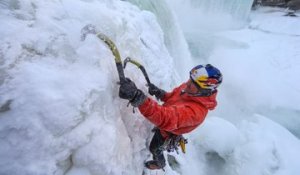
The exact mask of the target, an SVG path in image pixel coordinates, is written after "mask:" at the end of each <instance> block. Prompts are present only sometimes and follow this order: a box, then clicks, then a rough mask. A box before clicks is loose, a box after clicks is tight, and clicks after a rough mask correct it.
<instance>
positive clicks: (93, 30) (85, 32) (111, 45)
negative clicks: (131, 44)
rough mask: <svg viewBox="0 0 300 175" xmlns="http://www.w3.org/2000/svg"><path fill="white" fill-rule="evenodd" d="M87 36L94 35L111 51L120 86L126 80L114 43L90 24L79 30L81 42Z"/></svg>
mask: <svg viewBox="0 0 300 175" xmlns="http://www.w3.org/2000/svg"><path fill="white" fill-rule="evenodd" d="M88 34H94V35H96V36H97V37H98V38H99V39H100V40H102V41H103V42H104V43H105V44H106V45H107V46H108V47H109V49H110V50H111V52H112V54H113V55H114V57H115V62H116V66H117V70H118V75H119V79H120V84H122V83H123V82H125V81H126V79H125V74H124V70H123V65H122V60H121V56H120V53H119V51H118V48H117V47H116V45H115V44H114V42H113V41H112V40H111V39H110V38H109V37H107V36H106V35H105V34H103V33H101V32H98V31H97V30H96V27H95V26H94V25H92V24H88V25H86V26H85V27H83V28H82V29H81V40H82V41H84V40H85V38H86V36H87V35H88Z"/></svg>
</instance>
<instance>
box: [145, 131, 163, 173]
mask: <svg viewBox="0 0 300 175" xmlns="http://www.w3.org/2000/svg"><path fill="white" fill-rule="evenodd" d="M164 142H165V140H164V138H163V137H162V135H161V133H160V130H159V129H155V133H154V136H153V138H152V140H151V143H150V147H149V149H150V152H151V153H152V155H153V160H150V161H147V162H146V163H145V166H146V167H147V168H149V169H162V168H163V167H165V165H166V160H165V157H164V154H163V150H162V148H161V146H162V145H163V144H164Z"/></svg>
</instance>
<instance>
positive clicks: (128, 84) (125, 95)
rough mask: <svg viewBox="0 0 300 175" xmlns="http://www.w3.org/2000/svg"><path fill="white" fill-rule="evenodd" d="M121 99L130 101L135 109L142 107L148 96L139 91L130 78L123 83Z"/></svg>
mask: <svg viewBox="0 0 300 175" xmlns="http://www.w3.org/2000/svg"><path fill="white" fill-rule="evenodd" d="M119 97H120V98H122V99H126V100H129V102H130V103H131V105H132V106H134V107H138V106H139V105H141V104H142V103H143V102H144V101H145V100H146V98H147V97H146V95H145V94H144V93H143V92H142V91H141V90H139V89H138V88H137V87H136V85H135V84H134V82H132V81H131V80H130V79H129V78H126V79H125V81H124V82H122V83H121V86H120V89H119Z"/></svg>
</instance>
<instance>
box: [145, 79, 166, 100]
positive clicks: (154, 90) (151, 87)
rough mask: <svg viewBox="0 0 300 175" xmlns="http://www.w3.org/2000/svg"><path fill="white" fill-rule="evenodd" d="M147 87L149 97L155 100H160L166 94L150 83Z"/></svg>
mask: <svg viewBox="0 0 300 175" xmlns="http://www.w3.org/2000/svg"><path fill="white" fill-rule="evenodd" d="M148 85H149V89H148V92H149V94H150V95H152V96H153V95H154V96H155V97H156V98H157V99H159V100H160V99H162V98H163V97H164V95H165V93H166V91H164V90H162V89H159V88H158V87H156V86H155V85H154V84H152V83H150V84H148Z"/></svg>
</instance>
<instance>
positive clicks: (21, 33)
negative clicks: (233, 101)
mask: <svg viewBox="0 0 300 175" xmlns="http://www.w3.org/2000/svg"><path fill="white" fill-rule="evenodd" d="M0 23H1V27H0V38H1V41H0V174H1V175H20V174H22V175H41V174H44V175H62V174H68V175H74V174H84V175H96V174H111V175H112V174H115V175H119V174H124V175H126V174H128V175H131V174H142V170H143V161H144V160H145V159H146V158H147V156H148V155H149V152H148V151H147V145H148V143H147V138H148V137H149V134H150V133H151V132H150V129H151V128H152V126H151V125H150V124H149V123H148V122H147V121H146V120H145V119H144V118H142V117H141V116H140V115H139V114H138V113H137V112H136V113H132V108H128V107H127V101H126V100H121V99H120V98H119V97H118V87H119V86H118V85H117V84H116V83H117V81H118V75H117V71H116V67H115V63H114V58H113V56H112V54H111V52H110V50H109V49H108V48H107V47H106V45H105V44H103V43H102V42H101V41H99V40H98V39H97V38H96V37H95V36H92V35H89V36H88V37H87V38H86V40H85V41H84V42H83V41H81V40H80V38H81V36H80V31H81V29H82V28H83V27H84V26H85V25H86V24H89V23H91V24H94V25H95V26H96V27H97V28H98V30H100V31H101V32H103V33H105V34H106V35H108V36H109V37H110V38H111V39H112V40H113V41H114V42H115V43H116V45H117V47H118V49H119V51H120V53H121V56H122V58H123V59H124V58H125V57H126V56H131V57H133V58H135V59H137V60H138V61H139V62H141V63H142V64H144V65H147V66H149V67H147V68H148V69H147V71H148V73H149V74H150V76H151V78H152V79H153V80H155V82H156V83H157V84H158V85H159V86H160V87H164V88H168V87H170V82H171V81H172V80H173V81H175V80H176V77H175V76H174V75H175V73H174V72H173V71H174V70H175V69H174V66H173V64H172V58H171V57H170V56H169V54H168V51H167V49H166V47H165V44H164V39H163V33H162V31H161V29H160V26H159V24H158V23H157V21H156V19H155V17H154V15H152V14H150V13H148V12H142V11H140V10H139V9H138V8H136V7H135V6H133V5H132V4H130V3H128V2H124V1H119V0H105V1H102V0H101V1H72V0H52V1H36V0H22V1H19V0H14V1H0ZM145 43H146V45H145ZM162 66H163V67H164V69H160V67H162ZM125 74H126V76H128V77H130V78H131V79H132V80H133V81H135V82H136V85H137V86H138V87H139V88H140V89H142V90H143V91H144V92H147V90H146V87H145V83H146V82H145V80H144V77H143V76H142V73H141V72H140V71H139V70H138V69H137V68H136V67H134V66H131V65H128V66H127V69H126V71H125Z"/></svg>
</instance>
